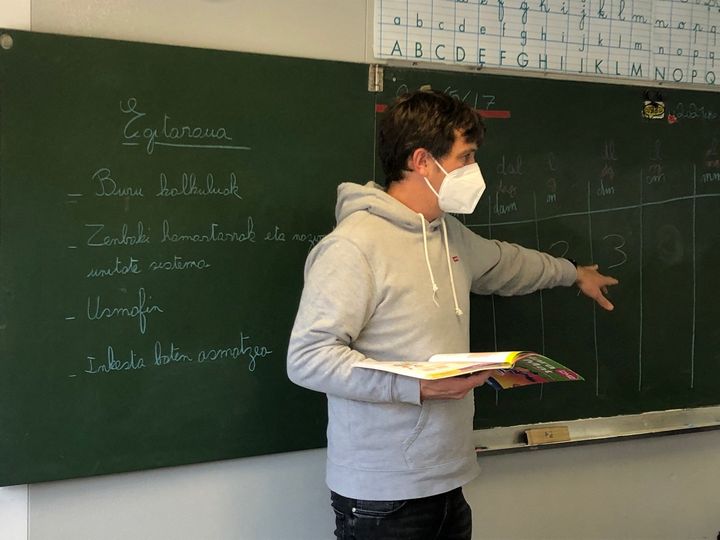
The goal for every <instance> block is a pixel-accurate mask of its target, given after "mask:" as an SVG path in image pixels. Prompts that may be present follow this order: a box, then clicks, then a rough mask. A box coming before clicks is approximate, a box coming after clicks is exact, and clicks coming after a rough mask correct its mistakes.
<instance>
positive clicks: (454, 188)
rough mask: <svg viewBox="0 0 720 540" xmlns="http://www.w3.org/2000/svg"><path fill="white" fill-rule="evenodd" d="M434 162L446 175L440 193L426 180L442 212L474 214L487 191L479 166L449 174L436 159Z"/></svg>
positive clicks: (471, 166) (465, 167) (470, 166)
mask: <svg viewBox="0 0 720 540" xmlns="http://www.w3.org/2000/svg"><path fill="white" fill-rule="evenodd" d="M431 157H432V156H431ZM432 160H433V161H434V162H435V164H436V165H437V166H438V167H440V170H441V171H442V172H444V173H445V178H444V180H443V182H442V184H440V193H438V192H437V191H435V188H433V187H432V184H430V181H429V180H428V179H427V178H425V183H426V184H427V185H428V187H429V188H430V189H431V190H432V192H433V193H434V194H435V195H437V198H438V205H439V206H440V210H442V211H443V212H449V213H451V214H472V213H473V211H474V210H475V207H476V206H477V203H478V201H479V200H480V197H482V194H483V192H484V191H485V179H484V178H483V175H482V173H481V172H480V167H478V164H477V163H471V164H470V165H465V166H464V167H460V168H458V169H455V170H454V171H452V172H450V173H448V172H447V171H446V170H445V169H443V168H442V165H440V164H439V163H438V162H437V160H436V159H435V158H432Z"/></svg>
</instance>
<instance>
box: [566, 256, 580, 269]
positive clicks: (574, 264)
mask: <svg viewBox="0 0 720 540" xmlns="http://www.w3.org/2000/svg"><path fill="white" fill-rule="evenodd" d="M566 259H567V260H568V261H570V262H571V263H572V264H573V266H574V267H575V268H577V267H578V263H577V261H576V260H575V259H571V258H570V257H566Z"/></svg>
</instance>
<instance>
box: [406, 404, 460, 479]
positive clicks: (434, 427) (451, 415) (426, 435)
mask: <svg viewBox="0 0 720 540" xmlns="http://www.w3.org/2000/svg"><path fill="white" fill-rule="evenodd" d="M472 416H473V406H472V401H468V400H465V399H462V400H441V401H429V402H425V403H423V405H422V411H421V412H420V418H419V419H418V422H417V424H416V425H415V429H413V430H412V433H411V434H410V436H408V437H407V438H406V439H405V440H404V441H403V451H404V454H405V461H406V463H407V464H408V466H409V467H411V468H413V469H419V468H426V467H437V466H439V465H443V464H445V463H451V462H455V461H458V460H463V459H467V456H468V455H470V454H472V443H471V439H472V437H471V435H472Z"/></svg>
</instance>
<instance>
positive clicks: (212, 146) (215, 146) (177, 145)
mask: <svg viewBox="0 0 720 540" xmlns="http://www.w3.org/2000/svg"><path fill="white" fill-rule="evenodd" d="M122 144H123V146H139V145H140V143H136V142H124V143H122ZM153 145H154V146H171V147H174V148H207V149H215V150H252V148H251V147H249V146H232V145H228V144H183V143H168V142H155V143H153Z"/></svg>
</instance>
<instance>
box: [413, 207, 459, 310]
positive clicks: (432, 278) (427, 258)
mask: <svg viewBox="0 0 720 540" xmlns="http://www.w3.org/2000/svg"><path fill="white" fill-rule="evenodd" d="M418 216H420V222H421V223H422V231H423V247H424V248H425V264H427V269H428V273H429V274H430V282H431V283H432V288H433V302H434V303H435V305H436V306H438V307H439V306H440V304H439V303H438V301H437V291H438V286H437V283H435V275H434V274H433V271H432V266H431V265H430V255H429V254H428V245H427V231H426V229H425V216H423V215H422V214H418ZM440 222H441V224H442V230H443V239H444V240H445V257H446V259H447V265H448V272H450V288H451V289H452V293H453V300H454V302H455V315H457V316H458V317H459V316H461V315H462V314H463V311H462V309H460V306H459V304H458V299H457V292H456V291H455V277H454V276H453V270H452V264H451V263H450V244H449V243H448V236H447V225H446V224H445V217H444V216H443V217H442V218H441V219H440Z"/></svg>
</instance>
